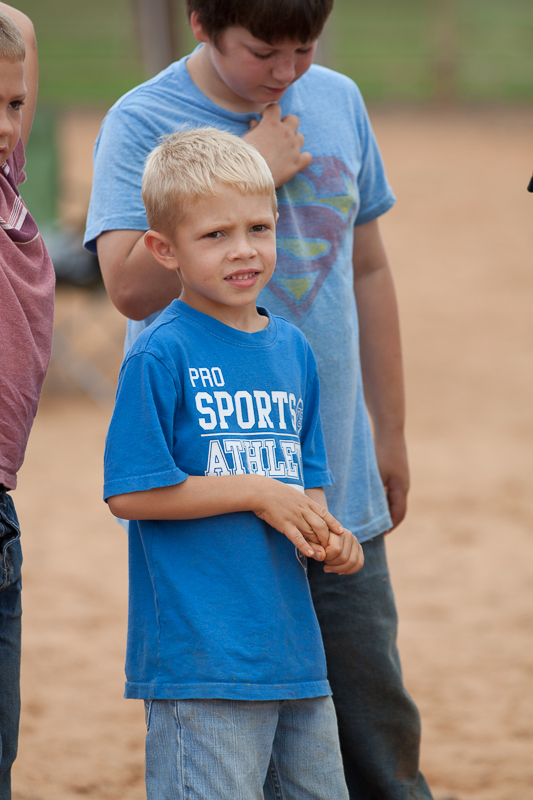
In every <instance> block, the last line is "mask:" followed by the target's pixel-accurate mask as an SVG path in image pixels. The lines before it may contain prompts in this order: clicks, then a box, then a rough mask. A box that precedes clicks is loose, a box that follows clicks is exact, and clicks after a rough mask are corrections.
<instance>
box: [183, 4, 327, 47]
mask: <svg viewBox="0 0 533 800" xmlns="http://www.w3.org/2000/svg"><path fill="white" fill-rule="evenodd" d="M186 2H187V13H188V15H189V17H190V16H191V14H192V12H193V11H196V12H197V14H198V17H199V19H200V22H201V23H202V27H203V29H204V31H205V33H206V34H207V35H208V36H209V38H210V39H211V40H212V42H213V44H215V45H216V44H217V37H218V35H219V34H220V33H222V31H224V30H225V29H226V28H229V27H230V26H232V25H238V26H239V27H241V28H246V30H247V31H249V32H250V33H251V34H252V36H254V37H255V38H256V39H261V40H262V41H264V42H268V43H269V44H273V43H274V42H279V41H281V40H282V39H291V40H293V41H295V42H302V44H306V43H307V42H314V41H315V39H318V37H319V36H320V34H321V32H322V28H323V27H324V23H325V22H326V20H327V18H328V15H329V13H330V11H331V9H332V8H333V0H186Z"/></svg>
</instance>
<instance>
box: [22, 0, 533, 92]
mask: <svg viewBox="0 0 533 800" xmlns="http://www.w3.org/2000/svg"><path fill="white" fill-rule="evenodd" d="M134 2H135V0H90V2H89V0H76V1H75V2H73V1H72V0H20V2H19V3H18V4H17V5H18V7H20V8H21V10H22V11H25V12H26V13H27V14H28V15H29V16H30V17H31V18H32V20H33V22H34V24H35V27H36V30H37V36H38V42H39V55H40V63H41V82H40V84H41V88H40V99H41V103H46V104H49V103H54V104H61V105H64V104H72V103H76V104H89V103H90V104H99V105H110V104H111V103H112V102H114V101H115V100H116V99H117V98H118V97H120V95H121V94H123V93H124V92H126V91H127V90H128V89H130V88H132V87H133V86H135V85H136V84H137V83H139V82H141V81H142V80H143V79H144V78H145V75H144V71H143V67H142V63H141V57H140V47H139V43H138V36H137V31H136V27H135V21H134V14H133V8H134ZM175 2H176V8H177V13H176V28H177V30H178V38H179V43H180V48H179V49H180V53H181V55H183V54H185V53H187V52H188V51H189V50H190V49H191V47H192V45H193V42H194V40H193V39H192V35H191V34H190V32H189V31H188V27H187V23H186V19H185V15H184V12H183V2H182V0H175ZM326 39H327V41H326V48H325V49H326V54H325V55H326V60H327V63H329V64H330V65H331V66H332V67H333V68H334V69H338V70H340V71H342V72H345V73H346V74H348V75H350V77H352V78H354V79H355V80H356V81H357V82H358V83H359V85H360V87H361V89H362V91H363V94H364V95H365V97H366V99H367V100H370V101H373V100H383V101H385V100H393V101H408V102H423V101H426V100H429V99H431V98H432V97H434V96H435V95H436V94H437V95H438V94H439V92H440V91H441V89H442V83H443V81H447V82H448V90H449V91H451V92H452V93H453V94H455V96H456V97H457V98H458V99H464V100H482V101H483V100H489V101H495V100H511V101H520V100H529V99H531V98H532V97H533V1H532V0H335V9H334V12H333V16H332V20H331V22H330V23H328V30H327V34H326ZM439 87H440V88H439Z"/></svg>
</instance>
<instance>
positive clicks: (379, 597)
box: [308, 535, 432, 800]
mask: <svg viewBox="0 0 533 800" xmlns="http://www.w3.org/2000/svg"><path fill="white" fill-rule="evenodd" d="M363 550H364V553H365V565H364V567H363V569H362V570H361V571H360V572H357V573H356V574H355V575H332V574H329V575H326V574H325V573H324V572H323V567H322V565H321V564H320V563H318V562H316V561H313V560H312V559H308V567H309V572H308V574H309V583H310V585H311V593H312V595H313V603H314V606H315V610H316V613H317V617H318V621H319V623H320V628H321V630H322V638H323V641H324V647H325V650H326V659H327V664H328V678H329V682H330V684H331V688H332V690H333V701H334V703H335V708H336V711H337V718H338V721H339V736H340V742H341V751H342V756H343V761H344V771H345V776H346V783H347V784H348V790H349V794H350V800H431V797H432V795H431V792H430V790H429V787H428V785H427V783H426V781H425V778H424V776H423V775H422V773H421V772H420V771H419V769H418V760H419V748H420V716H419V714H418V710H417V708H416V706H415V704H414V703H413V701H412V700H411V698H410V697H409V695H408V694H407V691H406V690H405V688H404V686H403V681H402V671H401V666H400V658H399V655H398V649H397V647H396V634H397V626H398V617H397V613H396V606H395V603H394V595H393V593H392V587H391V582H390V577H389V570H388V566H387V558H386V553H385V542H384V536H383V535H381V536H377V537H376V538H375V539H372V540H370V541H368V542H365V543H364V544H363Z"/></svg>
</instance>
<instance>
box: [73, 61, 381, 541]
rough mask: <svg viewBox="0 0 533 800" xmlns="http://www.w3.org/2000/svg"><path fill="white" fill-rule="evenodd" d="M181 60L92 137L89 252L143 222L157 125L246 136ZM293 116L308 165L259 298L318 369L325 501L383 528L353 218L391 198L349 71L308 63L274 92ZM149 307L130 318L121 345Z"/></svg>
mask: <svg viewBox="0 0 533 800" xmlns="http://www.w3.org/2000/svg"><path fill="white" fill-rule="evenodd" d="M185 62H186V59H182V60H181V61H178V62H176V63H175V64H172V65H171V66H170V67H168V68H167V69H166V70H164V71H163V72H161V73H160V74H159V75H157V76H156V77H155V78H153V79H152V80H150V81H148V82H147V83H144V84H142V85H141V86H138V87H137V88H135V89H133V90H132V91H131V92H129V93H128V94H126V95H125V96H124V97H123V98H121V99H120V100H119V101H118V102H117V103H116V104H115V106H113V108H112V109H111V110H110V111H109V113H108V115H107V117H106V118H105V120H104V123H103V125H102V130H101V132H100V135H99V137H98V139H97V142H96V146H95V161H94V183H93V193H92V197H91V205H90V209H89V216H88V221H87V232H86V235H85V241H86V246H87V247H88V248H89V249H92V250H93V251H94V249H95V239H96V238H97V237H98V236H99V234H100V233H102V232H103V231H106V230H118V229H133V230H145V229H147V227H148V223H147V220H146V214H145V210H144V206H143V203H142V198H141V181H142V171H143V167H144V162H145V159H146V156H147V155H148V153H149V152H150V151H151V150H152V148H153V147H154V146H155V145H156V143H157V140H158V138H159V137H160V136H161V135H163V134H168V133H171V132H172V131H175V130H179V129H180V128H181V127H183V126H187V125H188V126H191V125H192V126H201V125H213V126H215V127H219V128H223V129H225V130H229V131H231V132H232V133H235V134H237V135H243V134H244V133H246V131H247V130H248V127H249V122H250V120H251V119H254V118H258V115H257V114H253V113H250V114H236V113H233V112H231V111H227V110H225V109H223V108H221V107H220V106H217V105H215V103H213V102H212V101H211V100H209V98H207V97H206V96H205V95H204V94H203V93H202V92H201V91H200V90H199V89H198V87H197V86H196V85H195V84H194V83H193V81H192V80H191V78H190V76H189V73H188V72H187V68H186V66H185ZM281 108H282V113H283V115H286V114H297V116H298V117H299V119H300V131H301V132H302V133H303V135H304V137H305V149H306V150H308V151H309V152H310V153H311V154H312V156H313V161H312V162H311V165H310V166H309V167H308V168H307V169H305V170H304V171H303V172H300V173H298V175H296V176H295V177H294V178H293V179H292V180H291V181H289V182H288V183H287V184H285V186H283V187H282V188H281V189H280V190H279V191H278V200H279V212H280V218H279V222H278V228H277V247H278V260H277V266H276V270H275V272H274V276H273V278H272V280H271V281H270V283H269V284H268V286H267V287H266V288H265V289H264V290H263V291H262V293H261V295H260V298H259V302H261V304H262V305H264V306H266V307H267V308H269V309H270V310H271V311H272V312H273V313H274V314H278V315H279V316H283V317H285V318H286V319H288V320H289V321H291V322H292V323H293V324H294V325H296V326H298V327H299V328H300V329H301V330H302V331H303V332H304V334H305V335H306V337H307V339H308V340H309V342H310V343H311V346H312V348H313V351H314V354H315V357H316V360H317V363H318V371H319V375H320V383H321V412H322V424H323V426H324V436H325V440H326V447H327V452H328V460H329V464H330V468H331V470H332V472H333V476H334V479H335V484H334V486H331V487H329V489H328V491H327V498H328V503H329V507H330V510H331V511H332V513H333V514H334V515H335V516H336V517H337V519H339V521H340V522H341V523H342V524H343V525H344V526H345V527H347V528H349V529H350V530H351V531H352V532H353V533H354V534H355V535H356V536H357V537H358V538H359V540H360V541H365V540H367V539H370V538H372V537H373V536H376V535H377V534H379V533H382V532H383V531H385V530H387V529H388V528H390V527H391V525H392V523H391V520H390V516H389V512H388V506H387V501H386V497H385V493H384V490H383V485H382V481H381V479H380V476H379V471H378V468H377V463H376V457H375V452H374V445H373V441H372V435H371V431H370V425H369V420H368V415H367V411H366V406H365V401H364V396H363V387H362V379H361V367H360V360H359V328H358V319H357V309H356V305H355V298H354V293H353V270H352V249H353V226H354V225H360V224H363V223H365V222H369V221H370V220H373V219H375V218H377V217H378V216H380V215H381V214H383V213H384V212H385V211H387V210H388V209H389V208H390V207H391V206H392V205H393V203H394V195H393V194H392V191H391V189H390V187H389V185H388V183H387V180H386V177H385V173H384V169H383V164H382V160H381V156H380V153H379V150H378V146H377V143H376V140H375V137H374V134H373V132H372V128H371V125H370V121H369V119H368V115H367V113H366V109H365V106H364V103H363V99H362V97H361V94H360V92H359V90H358V88H357V86H356V85H355V84H354V83H353V81H351V80H350V79H349V78H347V77H345V76H344V75H340V74H339V73H336V72H333V71H331V70H328V69H325V68H324V67H319V66H312V67H311V68H310V69H309V71H308V72H306V73H305V75H303V76H302V77H301V78H300V79H299V80H298V81H296V83H294V84H293V85H292V86H291V87H290V88H289V89H288V90H287V92H286V93H285V95H284V96H283V98H282V99H281ZM156 316H157V315H152V316H151V317H149V318H148V320H145V321H143V322H131V321H130V322H129V323H128V336H127V340H126V347H127V348H128V347H129V346H130V345H131V344H132V342H133V341H134V340H135V337H136V336H137V335H138V333H139V331H140V330H142V329H143V328H145V327H146V325H147V324H149V323H150V322H151V321H152V320H153V319H155V318H156Z"/></svg>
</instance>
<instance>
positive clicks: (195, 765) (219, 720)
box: [145, 697, 348, 800]
mask: <svg viewBox="0 0 533 800" xmlns="http://www.w3.org/2000/svg"><path fill="white" fill-rule="evenodd" d="M145 708H146V726H147V734H146V793H147V800H259V798H262V797H263V784H264V786H265V795H264V797H265V798H268V800H348V792H347V789H346V783H345V780H344V775H343V768H342V760H341V755H340V749H339V739H338V733H337V720H336V718H335V710H334V707H333V703H332V701H331V697H313V698H310V699H305V700H264V701H248V700H147V701H145Z"/></svg>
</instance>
